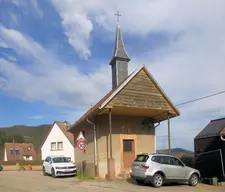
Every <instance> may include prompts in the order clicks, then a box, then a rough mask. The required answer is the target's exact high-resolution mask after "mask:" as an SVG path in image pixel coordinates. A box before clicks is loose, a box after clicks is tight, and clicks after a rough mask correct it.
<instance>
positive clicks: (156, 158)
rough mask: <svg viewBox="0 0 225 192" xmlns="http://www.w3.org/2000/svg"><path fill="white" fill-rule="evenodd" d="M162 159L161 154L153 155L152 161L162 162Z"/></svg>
mask: <svg viewBox="0 0 225 192" xmlns="http://www.w3.org/2000/svg"><path fill="white" fill-rule="evenodd" d="M160 159H161V157H160V156H153V157H152V161H154V162H157V163H160V162H161V161H160Z"/></svg>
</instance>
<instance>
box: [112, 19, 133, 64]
mask: <svg viewBox="0 0 225 192" xmlns="http://www.w3.org/2000/svg"><path fill="white" fill-rule="evenodd" d="M115 57H116V58H121V59H124V60H128V61H129V60H130V58H129V56H128V55H127V53H126V50H125V47H124V42H123V38H122V33H121V30H120V25H119V23H118V24H117V29H116V41H115V45H114V53H113V58H112V60H113V59H114V58H115ZM110 65H111V62H110Z"/></svg>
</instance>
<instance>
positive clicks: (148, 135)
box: [73, 115, 155, 178]
mask: <svg viewBox="0 0 225 192" xmlns="http://www.w3.org/2000/svg"><path fill="white" fill-rule="evenodd" d="M142 120H143V118H139V117H131V116H115V115H113V116H112V145H113V147H112V153H113V158H115V171H116V175H118V174H120V173H121V172H122V171H123V157H122V156H123V139H134V140H135V155H136V154H138V153H142V152H155V135H154V134H155V130H154V129H152V128H148V127H147V126H146V125H141V122H142ZM81 130H85V134H86V140H87V149H86V151H85V152H81V151H79V150H78V149H77V148H76V150H75V153H76V163H77V166H78V167H80V162H81V161H86V172H87V173H88V174H89V175H91V176H94V142H93V141H94V139H93V126H92V125H90V124H88V123H83V124H82V125H80V126H79V127H77V128H76V130H75V131H73V133H74V138H75V139H76V138H77V136H78V134H79V132H80V131H81ZM122 130H125V132H122ZM126 130H128V132H129V133H127V132H126ZM96 131H97V133H96V137H97V154H98V157H97V161H98V175H99V177H100V178H105V176H106V174H107V171H108V168H107V160H108V158H109V118H108V115H101V116H98V117H97V118H96Z"/></svg>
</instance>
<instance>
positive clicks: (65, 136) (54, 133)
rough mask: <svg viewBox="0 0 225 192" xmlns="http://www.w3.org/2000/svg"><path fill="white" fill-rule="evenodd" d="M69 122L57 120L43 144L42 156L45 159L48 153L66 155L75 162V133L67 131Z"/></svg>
mask: <svg viewBox="0 0 225 192" xmlns="http://www.w3.org/2000/svg"><path fill="white" fill-rule="evenodd" d="M69 126H70V125H69V124H68V123H67V122H59V121H55V122H54V123H53V124H52V126H51V128H50V129H49V132H48V134H47V135H46V137H45V139H44V141H43V142H42V144H41V157H42V160H44V159H45V158H46V157H47V156H48V155H64V156H66V157H69V158H71V161H73V162H75V150H74V139H73V134H71V133H69V132H67V130H68V128H69Z"/></svg>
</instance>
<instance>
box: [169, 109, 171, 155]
mask: <svg viewBox="0 0 225 192" xmlns="http://www.w3.org/2000/svg"><path fill="white" fill-rule="evenodd" d="M168 153H169V154H171V147H170V114H169V113H168Z"/></svg>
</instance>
